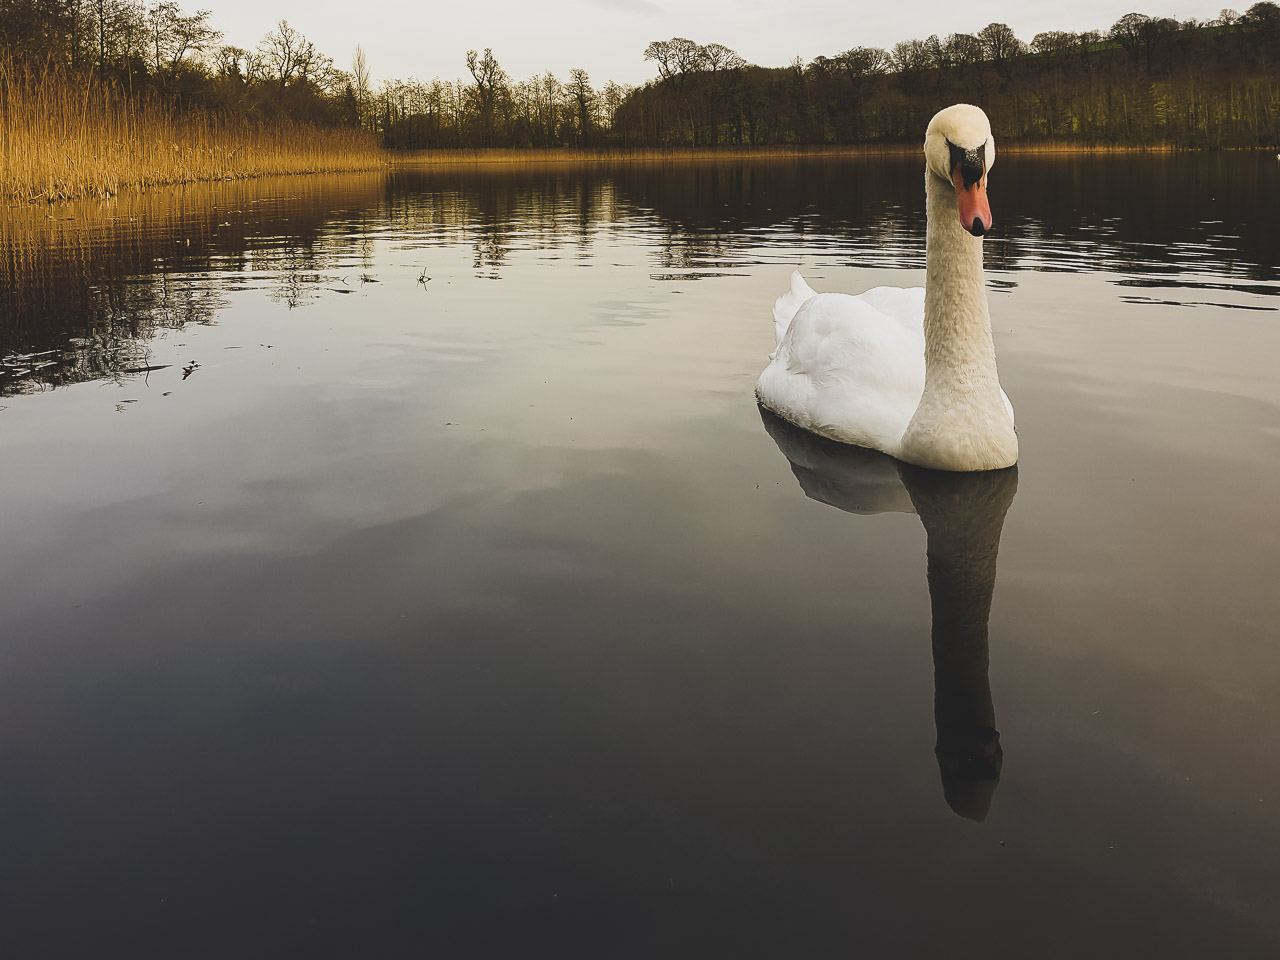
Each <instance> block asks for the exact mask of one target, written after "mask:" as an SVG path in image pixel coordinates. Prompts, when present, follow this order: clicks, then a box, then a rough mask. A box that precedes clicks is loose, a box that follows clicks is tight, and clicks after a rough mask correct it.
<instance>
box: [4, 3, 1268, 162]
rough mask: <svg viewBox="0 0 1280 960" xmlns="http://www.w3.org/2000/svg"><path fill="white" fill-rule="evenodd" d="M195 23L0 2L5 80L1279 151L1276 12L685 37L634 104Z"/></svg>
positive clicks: (652, 133)
mask: <svg viewBox="0 0 1280 960" xmlns="http://www.w3.org/2000/svg"><path fill="white" fill-rule="evenodd" d="M223 39H224V38H223V35H222V33H221V32H220V31H219V30H217V29H216V28H215V27H214V25H213V24H212V22H211V14H210V12H209V11H208V10H198V11H196V12H195V13H186V12H184V11H183V10H182V9H181V8H180V7H179V6H178V5H177V4H176V3H174V2H169V0H166V2H158V3H153V4H152V5H150V6H143V5H140V4H139V3H137V2H135V0H0V61H3V62H4V63H7V64H8V65H9V66H8V69H7V70H0V97H3V95H4V90H3V89H2V86H3V84H4V83H5V80H4V79H3V78H4V76H9V77H15V76H20V75H21V76H27V77H31V76H33V75H35V74H38V73H39V71H40V70H49V69H55V70H57V71H59V72H60V75H63V76H67V77H71V78H78V80H77V82H78V83H79V84H80V85H82V86H84V87H86V88H87V89H90V90H91V89H94V88H95V87H101V88H109V89H111V90H112V91H115V94H114V95H115V96H124V97H127V98H129V99H131V100H133V101H134V102H137V103H139V104H144V103H145V104H151V105H152V106H153V108H154V105H156V104H159V105H163V107H164V108H165V109H168V110H170V111H189V110H196V111H205V112H207V113H209V114H211V115H216V116H217V117H219V118H221V119H222V120H223V121H229V120H235V119H236V118H242V119H244V120H247V121H249V122H252V123H261V122H264V121H270V120H273V119H275V118H280V117H287V118H290V119H291V120H293V121H299V122H302V123H305V124H311V125H316V126H322V127H342V128H347V129H350V130H361V131H364V132H365V133H366V134H367V135H369V136H370V137H371V139H372V138H376V140H377V141H378V142H379V143H381V144H382V145H383V146H385V147H388V148H391V149H395V150H419V149H437V150H438V149H452V148H468V149H475V148H481V149H482V148H489V147H514V148H533V149H539V148H549V147H560V148H563V147H569V148H574V147H584V148H610V147H618V148H647V147H659V148H664V147H678V146H688V147H713V148H714V147H720V146H725V145H734V146H744V147H747V146H757V145H822V144H864V143H882V142H912V141H915V140H917V139H918V138H919V136H920V132H921V130H922V129H923V127H924V125H925V123H927V121H928V118H929V117H930V116H931V115H932V114H933V112H934V111H936V110H937V109H938V108H939V107H941V106H944V105H946V104H949V103H954V102H956V101H961V100H967V101H972V102H976V103H980V104H982V105H983V106H984V107H986V108H987V111H988V113H989V114H990V116H991V118H992V121H993V124H994V126H995V128H996V130H997V132H998V133H999V135H1000V136H1001V137H1002V138H1003V139H1005V140H1065V141H1078V142H1094V143H1118V144H1147V143H1156V142H1170V143H1174V144H1178V145H1184V146H1203V147H1217V146H1250V145H1270V144H1275V143H1277V142H1278V141H1280V7H1278V6H1277V5H1276V3H1273V2H1270V0H1262V2H1258V3H1255V4H1254V5H1253V6H1251V7H1250V8H1249V9H1248V11H1247V12H1246V13H1244V14H1243V15H1240V14H1237V13H1235V12H1234V11H1231V10H1224V11H1222V12H1221V13H1220V15H1219V16H1218V17H1217V18H1216V19H1214V20H1212V21H1208V22H1198V21H1194V20H1190V21H1183V22H1179V21H1177V20H1172V19H1169V18H1164V17H1156V16H1148V15H1145V14H1139V13H1130V14H1127V15H1126V16H1124V17H1122V18H1120V19H1119V20H1118V21H1116V23H1115V24H1113V25H1112V26H1111V27H1110V28H1109V29H1107V30H1105V31H1104V30H1089V31H1085V32H1082V33H1069V32H1057V31H1055V32H1048V33H1041V34H1038V35H1036V36H1035V37H1033V38H1032V39H1031V40H1030V42H1024V41H1023V40H1022V39H1020V38H1019V37H1017V35H1016V34H1015V33H1014V31H1013V30H1012V29H1011V28H1010V27H1008V26H1007V25H1005V24H1000V23H992V24H988V25H987V26H986V27H983V28H982V29H981V30H978V31H976V32H974V33H961V34H952V35H950V36H948V37H946V38H942V37H938V36H931V37H928V38H927V39H924V40H904V41H902V42H900V43H897V44H895V45H894V46H893V47H892V49H881V48H876V47H865V46H852V47H849V48H847V49H845V50H843V51H840V52H836V53H832V54H831V55H829V56H820V57H817V58H816V59H814V60H813V61H811V62H808V63H805V62H804V61H802V60H800V59H799V58H797V59H796V60H795V61H793V62H792V63H791V64H789V65H787V66H785V67H761V66H755V65H752V64H749V63H747V62H746V61H745V60H743V58H742V57H740V56H739V55H738V54H737V53H735V52H734V51H733V50H731V49H729V48H728V47H725V46H723V45H721V44H716V43H711V44H700V43H694V42H692V41H690V40H687V39H684V38H679V37H677V38H672V39H670V40H664V41H655V42H653V43H650V44H649V45H648V47H647V49H646V50H645V51H644V56H645V58H646V59H647V60H649V61H651V62H652V63H653V64H654V66H655V68H656V71H657V76H656V77H655V78H654V79H653V80H651V81H650V82H648V83H646V84H644V85H643V86H641V87H638V88H633V87H627V86H622V85H619V84H616V83H613V82H606V83H604V84H603V85H599V86H598V85H596V84H593V82H592V80H591V78H590V77H589V76H588V75H587V73H586V72H585V71H583V70H580V69H574V70H571V71H570V72H569V75H568V77H567V78H564V79H561V78H558V77H556V76H555V75H554V74H552V73H550V72H548V73H544V74H541V75H539V76H535V77H531V78H528V79H525V80H519V79H516V78H513V77H511V76H510V75H509V74H508V73H507V72H506V71H505V70H504V69H503V68H502V66H501V65H500V64H499V62H498V60H497V58H496V57H495V55H494V53H493V52H492V50H489V49H486V50H484V51H483V53H481V52H479V51H475V50H472V51H468V52H467V53H466V56H465V61H464V62H465V65H466V73H465V74H464V76H463V77H462V78H460V79H455V80H442V79H439V78H436V79H433V80H430V81H422V80H418V79H413V78H410V79H408V80H388V81H383V82H381V83H376V84H375V82H374V81H373V79H372V76H371V68H370V65H369V63H368V62H367V60H366V58H365V55H364V53H363V51H362V50H361V49H360V48H359V47H358V46H357V47H356V48H355V51H354V55H353V56H352V58H351V61H350V64H349V69H344V68H342V67H339V66H338V65H337V64H336V63H335V62H334V60H333V59H332V58H331V57H329V56H327V55H325V54H323V53H321V52H320V51H319V50H317V49H316V47H315V45H314V44H313V43H312V42H311V41H310V40H308V39H307V38H306V37H305V36H303V35H302V34H301V33H300V32H298V31H297V30H296V29H294V28H293V27H291V26H290V25H289V24H288V23H287V22H285V21H283V20H282V21H280V22H279V23H278V24H277V26H276V27H275V28H273V29H272V30H271V31H270V32H269V33H268V34H267V35H266V36H265V37H263V38H262V39H261V41H260V42H259V43H258V44H257V46H255V47H254V48H252V49H247V48H242V47H237V46H234V45H230V44H227V43H224V42H223Z"/></svg>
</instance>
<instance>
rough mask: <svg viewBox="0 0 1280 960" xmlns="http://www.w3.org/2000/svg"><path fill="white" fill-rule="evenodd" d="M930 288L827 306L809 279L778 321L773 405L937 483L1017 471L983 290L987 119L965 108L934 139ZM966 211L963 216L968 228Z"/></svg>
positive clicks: (795, 283)
mask: <svg viewBox="0 0 1280 960" xmlns="http://www.w3.org/2000/svg"><path fill="white" fill-rule="evenodd" d="M924 155H925V175H924V179H925V196H926V201H927V204H926V213H927V216H928V228H927V230H926V234H925V251H926V252H925V264H926V270H925V287H924V289H923V290H921V289H920V288H919V287H916V288H912V289H902V288H899V287H877V288H875V289H874V290H869V291H867V292H866V293H864V294H862V295H861V296H857V297H852V296H848V295H847V294H839V293H815V292H814V291H813V290H812V289H811V288H810V287H809V285H808V284H807V283H805V281H804V278H803V277H801V276H800V274H799V273H794V274H792V277H791V290H790V291H789V292H787V293H785V294H783V295H782V296H781V297H779V298H778V300H777V302H776V303H775V304H774V308H773V319H774V325H775V334H776V337H777V349H776V350H775V351H774V353H773V355H772V362H771V363H770V364H769V366H768V367H766V368H765V370H764V373H762V374H761V375H760V379H759V381H758V382H757V383H756V396H757V398H758V399H759V400H760V403H761V404H762V405H763V406H765V407H766V408H768V409H769V410H771V411H773V412H774V413H776V414H777V415H778V416H780V417H782V418H783V419H785V420H789V421H791V422H792V423H794V424H795V425H796V426H799V427H803V428H804V429H806V430H809V431H812V432H813V433H817V434H821V435H822V436H824V437H829V438H831V439H832V440H839V441H841V442H842V443H851V444H856V445H857V446H860V447H870V448H872V449H875V450H880V451H882V452H884V453H887V454H889V455H890V456H893V457H897V458H898V459H899V460H905V461H906V462H907V463H913V464H917V465H919V466H922V467H931V468H933V469H937V470H962V471H971V470H996V469H1000V468H1002V467H1009V466H1012V465H1013V464H1015V463H1016V462H1017V461H1018V437H1017V433H1016V432H1015V430H1014V424H1013V407H1012V406H1011V405H1010V403H1009V398H1008V397H1006V396H1005V395H1004V391H1003V390H1001V389H1000V379H999V377H998V376H997V374H996V354H995V347H994V345H993V344H992V341H991V316H990V314H989V313H988V310H987V291H986V287H985V286H984V285H983V277H982V239H981V238H982V236H983V234H985V233H986V232H987V230H989V229H990V228H991V209H990V207H989V206H988V205H987V172H988V171H989V170H990V169H991V166H992V164H993V163H994V162H995V141H994V140H993V139H992V137H991V124H990V123H989V122H988V121H987V115H986V114H985V113H983V112H982V111H981V110H980V109H978V108H977V107H973V106H970V105H968V104H956V105H955V106H953V107H948V108H947V109H945V110H942V111H941V112H939V113H938V114H937V115H936V116H935V117H934V118H933V119H932V120H931V121H930V122H929V129H928V131H927V132H926V134H925V141H924ZM957 210H958V214H959V215H957Z"/></svg>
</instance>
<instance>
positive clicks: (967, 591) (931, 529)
mask: <svg viewBox="0 0 1280 960" xmlns="http://www.w3.org/2000/svg"><path fill="white" fill-rule="evenodd" d="M902 469H903V480H904V482H906V483H907V489H908V490H909V491H910V493H911V500H912V503H913V504H914V505H915V507H916V510H917V512H918V513H919V514H920V519H921V521H922V522H923V523H924V528H925V533H926V535H927V536H928V555H929V601H930V605H931V606H932V608H933V634H932V638H933V673H934V721H935V723H936V725H937V730H938V741H937V745H936V748H935V749H936V753H937V756H938V766H939V768H940V770H941V773H942V784H943V792H944V793H945V794H946V798H947V802H948V803H949V804H950V805H951V807H952V809H953V810H955V811H956V812H957V813H959V814H960V815H961V816H965V817H969V818H970V819H973V820H981V819H983V818H984V817H985V816H986V814H987V810H988V809H989V807H990V805H991V797H992V794H993V793H994V792H995V787H996V784H997V782H998V781H999V777H1000V767H1001V764H1002V762H1003V754H1002V752H1001V749H1000V739H999V734H998V733H997V732H996V729H995V723H996V718H995V706H994V704H993V703H992V699H991V683H990V680H989V678H988V664H989V657H988V647H987V631H988V621H989V619H990V615H991V596H992V593H993V592H994V590H995V582H996V555H997V554H998V552H999V550H1000V534H1001V531H1002V530H1003V528H1004V518H1005V514H1006V513H1007V512H1008V509H1009V504H1010V503H1012V501H1013V495H1014V493H1015V492H1016V491H1017V485H1018V479H1017V470H1001V471H995V472H989V473H981V474H963V475H959V476H956V475H954V474H953V475H939V474H934V473H932V472H931V471H923V470H913V469H912V468H910V467H903V468H902Z"/></svg>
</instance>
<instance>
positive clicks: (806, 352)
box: [756, 273, 924, 454]
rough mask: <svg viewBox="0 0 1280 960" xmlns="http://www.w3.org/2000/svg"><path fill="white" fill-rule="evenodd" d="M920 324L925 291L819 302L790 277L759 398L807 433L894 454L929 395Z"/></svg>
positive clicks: (823, 297) (885, 291) (883, 290)
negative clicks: (923, 396)
mask: <svg viewBox="0 0 1280 960" xmlns="http://www.w3.org/2000/svg"><path fill="white" fill-rule="evenodd" d="M806 294H807V296H806ZM789 312H790V313H791V316H790V317H788V316H787V314H788V313H789ZM923 316H924V291H923V290H920V289H914V290H913V289H902V288H897V287H877V288H876V289H874V290H870V291H868V292H867V293H864V294H862V295H861V296H858V297H852V296H849V295H847V294H839V293H821V294H815V293H813V291H812V289H811V288H810V287H809V285H808V284H807V283H805V282H804V280H803V278H801V277H800V275H799V274H798V273H796V274H793V275H792V281H791V289H790V290H789V291H788V292H787V293H785V294H783V295H782V296H781V297H779V298H778V301H777V302H776V303H775V304H774V327H775V335H776V336H777V337H778V343H777V349H776V350H775V351H774V354H773V361H772V362H771V363H770V364H769V366H768V367H766V368H765V371H764V373H762V374H761V375H760V380H759V381H758V382H757V384H756V396H757V397H759V399H760V402H761V403H762V404H763V405H764V406H765V407H766V408H768V409H769V410H771V411H773V412H774V413H776V414H777V415H778V416H780V417H782V418H783V419H785V420H789V421H790V422H791V423H794V424H796V425H797V426H800V427H803V428H804V429H806V430H811V431H813V432H814V433H818V434H821V435H822V436H825V437H830V438H831V439H833V440H839V441H841V442H843V443H853V444H857V445H858V446H862V447H871V448H872V449H876V450H883V451H884V452H886V453H890V454H893V453H895V452H896V451H897V449H898V445H899V443H900V441H901V440H902V435H903V433H904V432H905V431H906V429H907V424H908V423H910V421H911V416H912V414H914V413H915V409H916V407H917V406H918V405H919V403H920V395H921V393H922V392H923V390H924V336H923V333H922V325H923Z"/></svg>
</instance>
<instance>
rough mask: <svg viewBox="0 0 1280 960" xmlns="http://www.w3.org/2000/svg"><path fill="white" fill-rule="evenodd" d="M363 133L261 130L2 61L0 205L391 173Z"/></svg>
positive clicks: (296, 127) (279, 126)
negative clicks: (276, 178)
mask: <svg viewBox="0 0 1280 960" xmlns="http://www.w3.org/2000/svg"><path fill="white" fill-rule="evenodd" d="M385 163H386V154H385V153H384V152H383V151H382V150H381V149H380V148H379V147H378V146H377V144H376V143H375V142H374V139H373V137H371V136H370V135H369V134H367V133H363V132H360V131H355V130H332V129H319V128H316V127H312V126H309V125H307V124H301V123H294V122H290V121H287V120H286V121H279V122H274V123H254V122H253V121H252V120H248V119H245V118H231V117H223V116H219V115H216V114H212V113H208V112H205V111H202V110H191V109H187V110H173V109H170V108H168V107H166V106H165V105H163V104H161V103H159V102H157V101H156V100H155V99H144V100H142V101H138V100H136V99H134V98H131V97H130V96H129V95H128V94H127V93H126V92H125V91H122V90H121V89H120V88H119V87H117V86H115V85H113V84H104V83H97V82H89V81H86V80H85V79H84V78H80V77H76V76H73V75H70V74H69V73H68V72H66V71H65V70H62V69H60V68H58V67H56V66H53V67H44V68H32V67H20V66H17V65H15V64H14V63H13V62H12V61H9V60H7V59H4V58H0V201H6V202H13V201H19V202H23V201H36V200H46V201H48V202H50V203H52V202H54V201H57V200H70V199H76V198H81V197H108V196H112V195H114V194H116V193H119V192H120V191H121V190H125V189H129V188H142V189H145V188H147V187H150V186H154V185H160V184H173V183H190V182H194V181H201V180H236V179H241V178H244V177H258V176H264V175H269V174H297V173H336V172H341V171H348V170H369V169H373V168H377V167H382V166H384V165H385Z"/></svg>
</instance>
